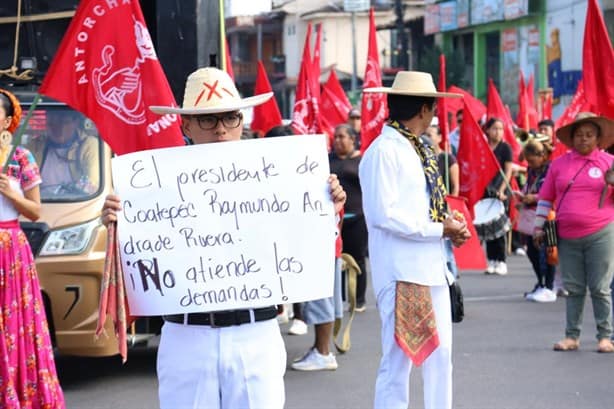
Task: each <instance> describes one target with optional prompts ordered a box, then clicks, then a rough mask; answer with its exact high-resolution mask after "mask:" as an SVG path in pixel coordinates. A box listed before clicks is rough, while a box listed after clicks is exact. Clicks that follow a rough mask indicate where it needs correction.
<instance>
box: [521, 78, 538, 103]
mask: <svg viewBox="0 0 614 409" xmlns="http://www.w3.org/2000/svg"><path fill="white" fill-rule="evenodd" d="M521 72H522V70H521ZM526 93H527V100H528V102H529V106H530V107H531V108H534V107H535V78H534V77H533V73H531V75H530V76H529V81H527V87H526Z"/></svg>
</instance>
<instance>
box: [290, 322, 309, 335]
mask: <svg viewBox="0 0 614 409" xmlns="http://www.w3.org/2000/svg"><path fill="white" fill-rule="evenodd" d="M307 330H308V327H307V324H305V321H303V320H299V319H298V318H295V319H293V320H292V325H290V329H288V334H290V335H305V334H306V333H307Z"/></svg>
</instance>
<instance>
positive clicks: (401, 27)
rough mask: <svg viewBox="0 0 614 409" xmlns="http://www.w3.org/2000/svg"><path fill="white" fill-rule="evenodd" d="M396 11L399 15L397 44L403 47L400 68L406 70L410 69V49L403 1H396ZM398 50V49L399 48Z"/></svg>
mask: <svg viewBox="0 0 614 409" xmlns="http://www.w3.org/2000/svg"><path fill="white" fill-rule="evenodd" d="M394 11H395V14H396V15H397V21H396V26H397V42H398V44H400V45H401V47H400V50H399V60H398V61H399V66H400V67H401V68H403V69H404V70H408V69H409V64H408V58H407V57H408V54H409V53H408V49H407V33H406V32H405V24H404V23H403V0H395V2H394ZM397 49H398V48H397Z"/></svg>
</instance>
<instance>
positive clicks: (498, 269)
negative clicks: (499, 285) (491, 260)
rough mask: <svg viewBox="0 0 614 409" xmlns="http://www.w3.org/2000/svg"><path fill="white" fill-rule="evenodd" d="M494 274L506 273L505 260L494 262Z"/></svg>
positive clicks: (501, 274) (502, 274)
mask: <svg viewBox="0 0 614 409" xmlns="http://www.w3.org/2000/svg"><path fill="white" fill-rule="evenodd" d="M495 274H499V275H500V276H504V275H506V274H507V264H505V261H496V262H495Z"/></svg>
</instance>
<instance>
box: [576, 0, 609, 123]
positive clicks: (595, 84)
mask: <svg viewBox="0 0 614 409" xmlns="http://www.w3.org/2000/svg"><path fill="white" fill-rule="evenodd" d="M612 67H614V49H612V43H611V42H610V37H609V36H608V30H607V28H606V25H605V22H604V20H603V14H602V12H601V9H600V8H599V5H598V4H597V0H588V10H587V12H586V23H585V25H584V46H583V49H582V80H583V81H584V91H585V93H586V100H587V101H588V102H589V103H590V104H591V105H593V107H594V109H593V111H594V112H595V113H597V114H601V115H604V116H607V117H609V118H614V69H613V68H612Z"/></svg>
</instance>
